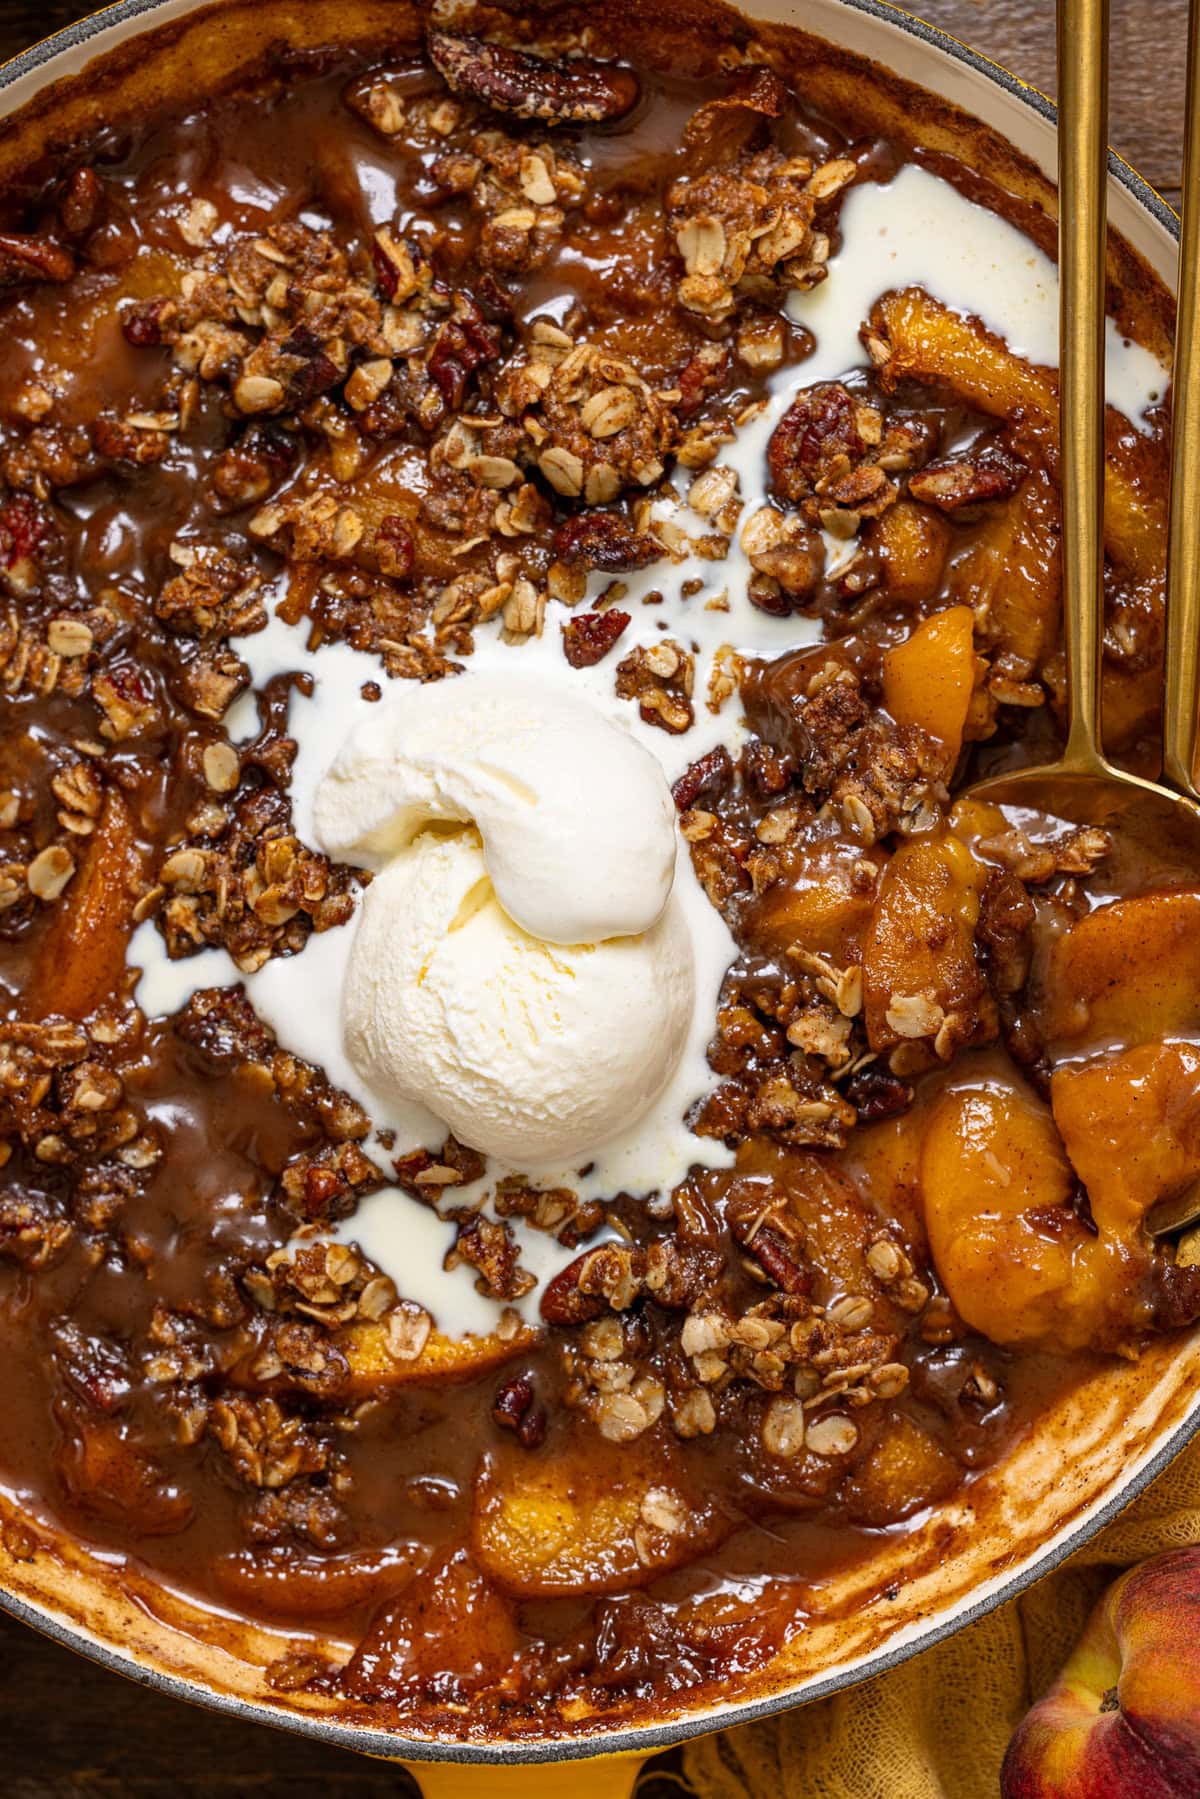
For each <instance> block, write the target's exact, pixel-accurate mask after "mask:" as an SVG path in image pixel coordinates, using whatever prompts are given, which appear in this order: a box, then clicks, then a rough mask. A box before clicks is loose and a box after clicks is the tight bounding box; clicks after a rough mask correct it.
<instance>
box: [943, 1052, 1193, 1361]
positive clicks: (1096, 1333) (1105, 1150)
mask: <svg viewBox="0 0 1200 1799" xmlns="http://www.w3.org/2000/svg"><path fill="white" fill-rule="evenodd" d="M1198 1074H1200V1051H1197V1050H1194V1049H1192V1048H1191V1047H1190V1046H1186V1045H1165V1046H1164V1045H1150V1046H1145V1047H1143V1048H1142V1049H1139V1050H1135V1051H1131V1052H1130V1053H1129V1054H1128V1055H1125V1056H1120V1057H1114V1058H1111V1059H1110V1060H1109V1061H1108V1062H1106V1063H1097V1064H1093V1065H1092V1066H1091V1067H1089V1068H1082V1069H1071V1070H1066V1069H1063V1070H1060V1071H1059V1072H1058V1073H1057V1074H1056V1075H1055V1076H1054V1079H1053V1083H1052V1094H1053V1105H1054V1110H1053V1114H1052V1113H1051V1112H1050V1110H1049V1109H1048V1108H1047V1107H1046V1106H1045V1105H1044V1104H1043V1103H1042V1102H1041V1100H1039V1099H1037V1098H1035V1097H1034V1095H1033V1094H1032V1093H1028V1092H1026V1091H1025V1090H1023V1089H1021V1088H1019V1087H1017V1086H1016V1085H1015V1084H1014V1085H1001V1084H1000V1083H996V1082H993V1083H991V1084H989V1085H988V1086H986V1087H978V1088H973V1089H972V1088H968V1089H960V1090H956V1091H951V1092H948V1093H945V1094H943V1096H942V1097H941V1099H940V1100H939V1101H938V1102H937V1104H936V1105H935V1107H934V1110H933V1113H932V1115H931V1117H930V1121H929V1125H928V1128H927V1130H926V1134H925V1143H924V1147H923V1150H922V1154H921V1191H922V1196H923V1199H924V1204H925V1224H926V1229H927V1231H928V1233H929V1246H930V1250H931V1252H932V1255H933V1261H934V1266H935V1267H936V1269H937V1271H938V1274H939V1276H940V1277H941V1279H942V1282H943V1284H944V1285H945V1287H946V1291H947V1292H948V1293H949V1295H950V1298H951V1300H952V1301H953V1303H954V1305H955V1307H956V1309H957V1310H958V1312H959V1313H960V1314H961V1315H962V1317H963V1318H964V1319H965V1320H966V1322H967V1323H968V1324H970V1325H972V1326H973V1327H974V1329H976V1330H978V1331H980V1332H982V1334H983V1335H984V1336H986V1337H990V1338H991V1339H992V1341H993V1342H996V1343H1005V1344H1027V1345H1028V1344H1042V1345H1045V1346H1046V1347H1047V1348H1056V1349H1059V1350H1062V1349H1067V1350H1080V1349H1124V1348H1127V1347H1129V1346H1130V1344H1131V1343H1132V1342H1133V1341H1134V1340H1135V1339H1136V1337H1137V1335H1138V1333H1139V1332H1140V1331H1141V1330H1142V1329H1144V1328H1145V1326H1146V1325H1147V1323H1148V1322H1149V1295H1148V1291H1147V1288H1146V1285H1145V1282H1144V1279H1143V1277H1144V1275H1145V1274H1146V1272H1147V1270H1148V1267H1149V1243H1148V1239H1147V1237H1146V1235H1145V1232H1144V1230H1143V1228H1142V1221H1143V1218H1144V1216H1145V1213H1146V1211H1147V1210H1148V1208H1149V1207H1150V1206H1151V1205H1153V1204H1154V1202H1155V1200H1156V1199H1158V1198H1160V1197H1162V1196H1163V1194H1164V1193H1165V1192H1166V1191H1168V1190H1175V1189H1176V1188H1177V1187H1178V1186H1180V1185H1182V1184H1183V1183H1184V1182H1186V1181H1187V1180H1188V1179H1190V1178H1194V1176H1195V1175H1197V1174H1200V1085H1198V1082H1197V1075H1198ZM1156 1131H1157V1132H1158V1133H1159V1135H1160V1136H1161V1137H1162V1138H1163V1139H1164V1141H1162V1142H1159V1143H1154V1142H1148V1141H1147V1139H1146V1133H1147V1132H1150V1133H1155V1132H1156ZM1077 1177H1081V1178H1082V1179H1083V1180H1084V1181H1085V1182H1086V1184H1087V1191H1088V1198H1089V1201H1090V1206H1091V1223H1090V1224H1089V1223H1088V1222H1087V1220H1086V1219H1084V1218H1082V1217H1080V1215H1079V1214H1078V1212H1077V1210H1076V1208H1075V1205H1074V1199H1075V1195H1076V1193H1077V1191H1078V1186H1077Z"/></svg>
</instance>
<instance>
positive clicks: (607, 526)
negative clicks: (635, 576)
mask: <svg viewBox="0 0 1200 1799" xmlns="http://www.w3.org/2000/svg"><path fill="white" fill-rule="evenodd" d="M554 548H555V551H556V553H557V554H558V557H559V559H560V560H561V561H563V562H565V563H566V564H567V565H568V566H569V567H575V566H578V565H582V566H583V567H584V568H602V569H606V570H610V571H613V572H616V571H628V570H629V569H635V568H648V567H649V565H650V564H651V563H652V562H657V561H658V559H659V557H660V556H661V555H662V553H663V548H662V545H661V544H660V543H659V541H658V539H657V538H656V537H651V536H650V534H649V533H648V532H646V531H634V530H632V529H631V527H630V526H629V525H627V524H626V522H625V520H624V519H623V518H621V517H620V515H619V514H618V513H616V512H581V513H579V514H578V515H577V517H575V518H569V519H567V520H566V521H565V523H563V524H561V525H560V526H559V528H558V531H557V533H556V535H555V538H554Z"/></svg>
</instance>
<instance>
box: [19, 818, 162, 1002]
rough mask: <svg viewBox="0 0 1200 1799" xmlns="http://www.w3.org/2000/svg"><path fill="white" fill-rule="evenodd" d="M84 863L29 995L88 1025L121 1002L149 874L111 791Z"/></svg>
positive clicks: (50, 931) (51, 926)
mask: <svg viewBox="0 0 1200 1799" xmlns="http://www.w3.org/2000/svg"><path fill="white" fill-rule="evenodd" d="M79 841H81V842H84V843H86V844H87V849H86V850H85V852H84V856H83V861H82V863H81V865H80V867H79V868H78V870H77V871H76V873H75V876H74V878H73V880H72V881H71V882H70V884H69V886H68V887H67V888H66V890H65V892H64V894H63V896H62V898H61V899H60V900H59V902H58V904H57V906H56V908H55V911H54V913H53V915H52V916H51V918H50V921H49V923H48V925H47V927H46V929H45V930H44V932H43V933H42V937H41V941H40V942H39V944H38V949H37V958H36V962H35V966H34V973H33V979H32V980H31V982H30V984H29V992H30V993H31V994H32V995H35V996H36V997H37V999H38V1000H39V1002H40V1003H41V1006H42V1009H43V1010H44V1011H47V1012H53V1013H55V1014H56V1015H58V1016H60V1017H63V1018H74V1019H85V1018H88V1017H89V1016H90V1015H91V1014H92V1013H93V1012H94V1011H95V1010H96V1009H97V1007H99V1006H102V1005H103V1004H104V1003H105V1001H106V1000H111V999H113V998H114V997H116V996H117V995H118V994H119V993H120V992H121V988H122V983H123V981H124V978H125V952H126V949H127V947H128V944H129V937H130V932H131V926H130V922H129V911H130V902H131V900H132V897H133V895H134V893H135V892H136V891H137V887H138V884H139V878H140V876H141V875H142V873H143V870H144V858H143V856H142V854H141V852H140V851H139V849H138V845H137V842H136V839H135V836H134V829H133V816H132V814H131V813H130V810H129V807H128V805H127V804H126V802H125V800H124V799H123V798H122V796H121V795H120V794H119V793H118V792H116V791H115V789H110V791H109V792H108V794H107V795H106V797H105V800H104V804H103V807H102V809H101V812H100V817H99V819H98V821H97V825H96V829H95V830H94V831H93V833H92V835H91V836H90V837H88V838H83V839H80V840H79Z"/></svg>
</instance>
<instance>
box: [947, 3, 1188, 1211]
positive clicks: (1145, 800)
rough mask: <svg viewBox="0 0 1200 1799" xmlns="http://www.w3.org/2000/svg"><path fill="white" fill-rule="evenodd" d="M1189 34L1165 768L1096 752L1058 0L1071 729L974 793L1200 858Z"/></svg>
mask: <svg viewBox="0 0 1200 1799" xmlns="http://www.w3.org/2000/svg"><path fill="white" fill-rule="evenodd" d="M1190 11H1191V17H1190V21H1189V35H1188V92H1187V115H1186V116H1187V145H1186V163H1185V168H1184V206H1183V240H1182V244H1181V246H1180V270H1179V312H1178V325H1177V330H1176V338H1175V360H1174V372H1173V384H1172V396H1173V397H1172V406H1173V420H1174V429H1173V433H1172V445H1171V505H1170V527H1169V560H1168V574H1167V619H1166V666H1165V675H1164V695H1163V700H1164V703H1163V717H1164V726H1163V735H1164V746H1163V776H1162V781H1161V782H1155V781H1146V780H1142V779H1141V778H1140V777H1138V776H1137V775H1132V774H1127V773H1125V772H1124V770H1122V769H1119V768H1116V767H1114V766H1113V764H1112V763H1111V762H1109V761H1108V759H1107V758H1106V756H1105V754H1104V747H1103V737H1102V732H1101V665H1102V658H1103V645H1104V559H1103V547H1102V546H1103V536H1102V516H1103V505H1104V334H1105V270H1106V261H1107V204H1106V200H1107V192H1106V190H1107V179H1108V158H1107V149H1106V144H1107V132H1106V121H1107V112H1108V0H1059V5H1058V72H1059V73H1058V79H1059V102H1058V104H1059V118H1058V194H1059V226H1058V241H1059V333H1060V338H1059V341H1060V346H1061V354H1060V360H1061V370H1060V388H1059V435H1060V458H1061V482H1062V561H1063V634H1064V640H1065V649H1066V662H1067V704H1068V714H1067V715H1068V729H1067V741H1066V744H1065V746H1064V748H1063V752H1062V755H1061V757H1060V758H1059V760H1058V761H1057V762H1054V763H1051V764H1047V765H1046V766H1043V767H1040V768H1030V769H1021V770H1019V771H1017V772H1013V773H1006V774H1001V775H997V776H994V777H992V778H990V779H988V780H985V781H982V782H980V783H979V785H978V786H976V787H974V788H973V789H972V796H973V797H974V798H977V799H981V800H984V801H988V802H990V803H992V804H994V805H1001V806H1017V807H1021V808H1023V809H1028V810H1029V811H1033V812H1039V813H1047V814H1049V815H1050V816H1051V817H1057V818H1062V819H1066V820H1069V821H1070V822H1071V823H1073V824H1079V825H1100V826H1102V827H1105V828H1107V829H1114V830H1116V831H1118V832H1119V831H1122V830H1123V831H1125V832H1127V833H1129V834H1131V835H1134V836H1136V837H1137V838H1139V839H1140V840H1141V841H1143V842H1149V843H1153V844H1156V845H1158V846H1160V847H1161V846H1164V845H1170V847H1171V848H1172V849H1173V850H1174V851H1175V852H1176V853H1178V854H1179V855H1180V857H1181V858H1182V859H1185V860H1190V861H1192V862H1194V864H1195V866H1196V867H1197V869H1198V870H1200V804H1198V803H1197V802H1198V801H1200V788H1198V787H1197V777H1196V766H1195V764H1196V747H1197V735H1198V712H1200V706H1198V689H1200V501H1198V499H1197V495H1200V328H1198V325H1197V284H1198V282H1200V193H1198V192H1197V189H1198V188H1200V0H1192V4H1191V9H1190ZM1197 1218H1200V1188H1193V1189H1191V1190H1189V1191H1188V1192H1186V1193H1184V1194H1181V1195H1180V1196H1179V1198H1178V1199H1174V1198H1170V1199H1167V1200H1164V1201H1162V1202H1160V1204H1159V1205H1158V1206H1156V1207H1155V1208H1154V1212H1153V1213H1152V1215H1151V1217H1150V1219H1148V1221H1147V1223H1148V1227H1149V1228H1150V1229H1151V1230H1152V1231H1154V1232H1155V1233H1156V1234H1163V1235H1165V1234H1166V1233H1168V1232H1171V1231H1176V1230H1179V1229H1181V1228H1182V1227H1183V1226H1184V1225H1185V1224H1189V1223H1192V1222H1194V1221H1195V1220H1196V1219H1197Z"/></svg>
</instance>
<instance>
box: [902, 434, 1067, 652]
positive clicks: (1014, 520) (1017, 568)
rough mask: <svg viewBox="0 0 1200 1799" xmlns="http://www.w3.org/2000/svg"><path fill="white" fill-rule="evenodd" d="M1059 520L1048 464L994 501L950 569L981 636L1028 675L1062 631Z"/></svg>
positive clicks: (991, 648)
mask: <svg viewBox="0 0 1200 1799" xmlns="http://www.w3.org/2000/svg"><path fill="white" fill-rule="evenodd" d="M884 516H885V517H886V514H885V515H884ZM1060 521H1061V507H1060V504H1059V498H1058V491H1057V489H1056V488H1055V486H1054V483H1053V481H1052V480H1051V479H1050V476H1049V475H1048V474H1047V473H1046V471H1045V470H1044V469H1031V470H1030V472H1029V475H1028V476H1027V477H1026V479H1025V480H1024V481H1023V482H1022V483H1021V485H1020V487H1019V488H1018V490H1017V492H1016V493H1015V494H1014V495H1013V497H1012V498H1011V499H1010V500H1008V501H1006V502H1004V503H1003V504H1000V505H996V506H989V508H988V511H987V517H986V518H985V519H983V520H981V521H980V523H979V525H978V526H977V528H976V530H977V535H976V537H975V540H974V542H973V543H972V545H971V548H970V549H969V550H968V551H967V552H966V553H965V554H964V555H962V556H960V557H957V558H956V559H955V562H954V564H953V566H952V568H951V570H950V574H949V585H950V592H951V594H952V595H953V597H954V598H955V599H959V600H961V601H963V602H965V603H966V604H969V605H970V606H971V608H972V610H973V612H974V614H975V617H976V619H977V620H978V625H979V634H980V638H981V640H982V642H983V643H984V644H985V645H986V646H987V648H988V650H989V651H992V652H994V653H995V654H997V655H1003V656H1005V657H1007V658H1008V659H1009V661H1010V662H1011V663H1012V664H1013V665H1015V667H1016V668H1017V670H1018V672H1019V674H1020V675H1021V676H1025V675H1032V674H1034V673H1036V672H1037V670H1038V669H1039V668H1040V667H1041V666H1042V663H1043V662H1044V661H1045V659H1046V657H1047V655H1048V654H1049V653H1050V651H1051V650H1052V649H1053V648H1054V645H1055V640H1056V638H1057V635H1058V618H1059V612H1060V610H1061V603H1062V600H1061V590H1062V567H1061V561H1060V556H1059V549H1058V539H1059V531H1060Z"/></svg>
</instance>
